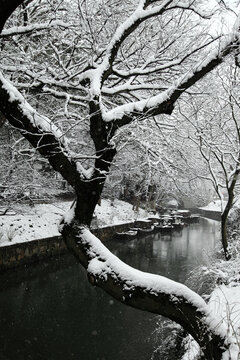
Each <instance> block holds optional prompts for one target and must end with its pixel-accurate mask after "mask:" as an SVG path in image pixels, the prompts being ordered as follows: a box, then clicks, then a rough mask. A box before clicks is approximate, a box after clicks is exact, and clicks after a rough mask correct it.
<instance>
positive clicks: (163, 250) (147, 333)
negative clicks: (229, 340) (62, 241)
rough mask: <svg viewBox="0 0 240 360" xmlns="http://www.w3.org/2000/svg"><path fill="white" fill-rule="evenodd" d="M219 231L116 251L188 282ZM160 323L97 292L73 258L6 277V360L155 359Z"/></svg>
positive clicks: (2, 323) (0, 323) (198, 230)
mask: <svg viewBox="0 0 240 360" xmlns="http://www.w3.org/2000/svg"><path fill="white" fill-rule="evenodd" d="M218 227H219V225H218V223H217V222H215V221H208V220H205V219H201V221H200V223H199V224H192V225H190V226H188V227H186V228H184V229H183V230H182V231H181V232H175V231H174V232H173V233H172V234H171V235H164V236H163V235H160V234H154V235H149V236H146V237H145V238H142V239H140V240H133V241H130V242H126V243H122V242H121V243H116V242H109V243H108V246H109V248H110V249H111V250H112V251H113V252H114V253H115V254H116V255H118V256H119V257H120V258H121V259H122V260H124V261H126V262H127V263H128V264H130V265H132V266H134V267H136V268H139V269H141V270H143V271H148V272H152V273H157V274H161V275H166V276H168V277H169V278H171V279H174V280H176V281H181V282H184V281H185V280H186V277H187V272H188V271H190V270H192V269H193V268H194V267H195V266H196V265H199V264H201V263H204V262H205V259H206V256H208V254H209V253H210V252H211V251H212V249H213V247H214V244H215V241H216V237H217V236H218V235H217V230H218ZM157 319H158V317H156V315H152V314H148V313H145V312H141V311H139V310H136V309H132V308H129V307H127V306H124V305H122V304H119V303H118V302H116V301H115V300H113V299H111V298H110V297H109V296H108V295H106V294H105V293H103V292H102V291H101V290H100V289H97V288H93V287H91V286H90V285H89V284H88V282H87V280H86V276H85V273H84V271H83V270H82V268H81V267H80V266H79V264H77V263H76V262H75V260H74V258H72V257H71V256H70V255H67V256H63V257H61V259H57V260H52V261H48V262H45V263H42V264H37V265H34V266H29V267H26V268H22V269H17V270H14V271H8V272H6V273H5V274H2V275H0V359H1V360H27V359H33V360H69V359H73V360H125V359H129V360H135V359H136V360H148V359H150V358H151V355H152V353H153V350H154V348H155V347H156V346H157V344H156V343H155V340H154V337H153V336H152V335H151V334H152V333H153V332H154V330H155V327H156V322H157Z"/></svg>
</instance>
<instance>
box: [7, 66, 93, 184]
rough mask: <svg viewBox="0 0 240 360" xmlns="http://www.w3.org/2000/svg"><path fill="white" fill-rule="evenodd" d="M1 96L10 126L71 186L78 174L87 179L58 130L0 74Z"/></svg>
mask: <svg viewBox="0 0 240 360" xmlns="http://www.w3.org/2000/svg"><path fill="white" fill-rule="evenodd" d="M0 97H1V103H0V110H1V111H2V112H3V114H4V116H5V117H6V118H7V119H8V121H9V123H10V124H11V125H13V126H14V127H15V128H17V129H18V130H19V131H20V132H21V133H22V135H23V136H24V137H25V138H26V139H27V140H28V141H29V142H30V143H31V144H32V146H33V147H34V148H35V149H37V150H38V151H39V153H40V154H41V155H42V156H44V157H45V158H47V159H48V161H49V163H50V164H51V165H52V167H53V168H54V170H56V171H58V172H59V173H60V174H61V175H62V176H63V178H64V179H65V180H67V181H68V182H69V184H70V185H72V186H73V187H75V185H76V182H77V181H78V180H77V179H79V174H80V175H82V178H85V177H86V176H85V175H86V174H85V172H81V169H80V170H79V166H77V164H76V162H75V160H74V159H73V157H72V154H71V153H70V152H69V151H68V148H67V146H66V143H65V141H64V136H63V134H62V132H61V131H60V129H59V128H58V127H57V126H56V125H55V124H54V123H53V122H52V121H51V120H50V119H49V118H47V117H46V116H43V115H41V114H39V113H38V112H37V111H36V110H35V109H34V108H33V107H32V106H31V105H30V104H29V103H28V102H27V101H26V99H25V98H24V97H23V96H22V95H21V93H20V92H19V91H18V90H17V89H16V88H15V87H14V86H13V84H12V83H11V82H10V81H9V80H7V79H5V78H4V76H3V75H2V73H1V72H0Z"/></svg>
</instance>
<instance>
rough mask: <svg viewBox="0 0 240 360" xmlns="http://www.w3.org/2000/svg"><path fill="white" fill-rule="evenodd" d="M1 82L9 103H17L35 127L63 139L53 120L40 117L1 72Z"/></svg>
mask: <svg viewBox="0 0 240 360" xmlns="http://www.w3.org/2000/svg"><path fill="white" fill-rule="evenodd" d="M0 82H1V83H2V88H3V89H5V90H6V91H7V93H8V95H9V101H10V102H14V101H17V102H18V105H19V107H20V109H21V110H22V113H23V114H24V115H25V116H27V118H28V119H29V120H30V122H31V124H32V125H33V126H36V127H38V128H39V129H41V130H42V131H43V132H47V133H53V134H54V136H55V137H56V139H60V138H61V137H62V132H61V131H60V129H59V128H57V127H56V126H55V125H54V124H53V123H52V121H51V120H49V119H48V118H47V117H46V116H43V115H40V114H38V113H37V111H36V110H35V109H34V108H33V107H32V106H31V105H30V104H29V103H28V102H27V101H26V99H24V97H23V96H22V94H21V93H20V92H19V91H18V90H17V89H16V88H15V86H13V85H12V83H11V82H10V81H9V80H7V79H5V78H4V77H3V75H2V73H1V72H0Z"/></svg>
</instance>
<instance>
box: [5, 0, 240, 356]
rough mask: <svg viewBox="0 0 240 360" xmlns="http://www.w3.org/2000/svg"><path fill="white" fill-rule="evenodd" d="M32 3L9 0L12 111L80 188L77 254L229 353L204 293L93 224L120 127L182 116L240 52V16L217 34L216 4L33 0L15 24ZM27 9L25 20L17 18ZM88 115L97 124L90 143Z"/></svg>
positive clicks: (72, 226) (123, 291)
mask: <svg viewBox="0 0 240 360" xmlns="http://www.w3.org/2000/svg"><path fill="white" fill-rule="evenodd" d="M22 3H23V2H22V1H14V0H8V1H5V0H0V7H1V13H0V29H1V30H2V34H1V39H2V44H1V54H0V55H3V56H2V58H1V64H2V65H1V68H2V72H1V73H0V111H1V113H2V114H3V115H4V117H5V118H6V119H7V120H8V121H9V123H10V124H11V125H12V126H14V127H15V128H17V129H18V130H19V131H20V133H21V134H22V135H23V136H24V137H25V138H26V139H27V140H28V141H29V142H30V143H31V144H32V146H33V147H34V148H36V149H37V150H38V151H39V153H40V154H41V155H42V156H43V157H45V158H46V159H48V161H49V164H50V165H51V166H52V167H53V169H55V170H56V171H57V172H59V173H60V174H61V175H62V176H63V178H64V179H65V180H66V181H68V183H69V184H70V185H71V186H72V187H73V188H74V190H75V193H76V203H75V205H74V206H73V207H72V208H71V210H70V212H69V213H68V215H67V216H66V217H65V221H64V222H63V224H62V234H63V237H64V239H65V242H66V244H67V246H68V248H69V250H70V251H72V252H73V254H74V255H75V256H76V257H77V258H78V260H79V261H80V263H81V264H82V265H83V266H84V267H85V268H86V270H87V273H88V278H89V281H90V283H92V284H93V285H97V286H99V287H101V288H103V289H104V290H105V291H107V292H108V293H109V294H110V295H112V296H114V297H115V298H116V299H118V300H119V301H121V302H123V303H125V304H128V305H130V306H134V307H136V308H139V309H142V310H147V311H150V312H153V313H158V314H162V315H164V316H167V317H169V318H170V319H172V320H174V321H176V322H177V323H179V324H180V325H182V326H183V327H184V328H185V330H187V331H188V332H189V333H190V334H191V335H192V336H193V337H194V338H195V339H196V340H197V342H198V343H199V344H200V346H201V348H202V351H203V353H204V356H205V358H206V359H221V358H222V356H223V354H224V356H225V358H226V356H227V353H228V348H229V347H230V345H231V344H230V342H229V339H227V334H225V333H224V330H223V329H222V327H221V325H219V324H218V322H217V319H215V318H214V319H213V318H212V316H211V314H209V312H208V308H207V305H206V303H205V301H204V300H203V299H202V298H201V297H200V296H199V295H197V294H196V293H194V292H192V291H191V290H190V289H188V288H187V287H185V286H184V285H182V284H179V283H176V282H173V281H170V280H169V279H166V278H164V277H161V276H157V275H153V274H147V273H143V272H141V271H138V270H135V269H132V268H131V267H129V266H128V265H126V264H124V263H122V262H121V261H120V260H119V259H118V258H117V257H115V256H114V255H113V254H111V253H110V252H109V250H107V249H106V248H105V247H104V245H103V244H102V243H101V242H100V241H99V240H98V239H97V238H96V237H95V236H93V235H92V234H91V232H90V230H89V229H88V226H89V225H90V223H91V219H92V215H93V211H94V208H95V206H96V204H97V202H98V200H99V198H100V196H101V193H102V190H103V186H104V183H105V180H106V177H107V175H108V173H109V170H110V166H111V163H112V162H113V159H114V157H115V155H116V147H115V144H114V141H113V139H114V136H115V134H116V133H117V132H118V131H119V128H121V127H122V126H125V125H128V124H130V123H132V122H134V121H141V120H143V119H146V118H148V117H153V116H154V117H159V116H162V115H163V114H166V115H168V114H171V113H172V112H173V110H174V105H175V103H176V101H177V100H178V99H179V98H180V97H181V96H182V95H183V94H184V93H185V92H186V91H188V90H189V89H190V88H191V87H192V86H193V85H194V84H196V83H197V82H198V81H199V80H200V79H202V78H203V77H204V76H205V75H206V74H207V73H209V72H210V71H212V70H213V69H214V68H216V67H217V66H218V65H220V64H221V63H222V62H223V61H224V59H225V58H226V57H227V56H228V55H229V54H231V53H233V52H235V50H236V49H237V48H238V46H239V36H238V27H239V22H238V17H237V16H236V15H233V17H234V22H235V25H234V27H233V28H232V30H231V32H229V33H227V34H223V35H222V36H219V35H217V36H214V34H213V33H211V32H210V33H209V29H208V19H210V18H211V9H209V11H206V10H205V8H206V5H208V1H201V2H200V1H193V0H191V1H188V0H185V1H179V0H162V1H157V0H156V1H155V0H139V1H138V2H137V1H133V2H131V1H129V2H128V1H126V4H124V5H127V6H123V4H120V5H119V3H117V2H115V1H106V2H104V1H102V2H101V3H100V2H97V1H94V2H92V1H84V2H83V3H82V4H83V5H81V3H80V2H76V3H75V2H71V3H70V2H69V1H66V3H64V2H62V1H61V2H60V3H59V7H58V2H57V1H52V2H51V1H46V2H44V1H41V2H39V3H38V2H37V1H35V0H33V1H27V2H25V5H26V6H23V8H22V9H21V8H19V10H18V12H17V13H16V15H13V17H12V18H10V19H9V20H8V23H7V26H6V28H4V29H3V26H4V24H5V22H6V21H7V19H8V18H9V16H10V14H11V13H12V12H13V10H15V9H16V7H17V6H18V5H20V4H22ZM47 5H50V8H49V7H47ZM78 5H79V6H78ZM33 9H36V17H34V13H35V11H32V10H33ZM41 9H42V11H41ZM58 10H59V11H58ZM19 11H20V13H19ZM76 11H77V12H76ZM21 13H22V15H23V16H22V17H21V16H20V15H21ZM60 13H62V17H63V20H60ZM47 14H49V17H48V15H47ZM76 14H78V16H76ZM30 15H31V16H30ZM37 15H38V16H37ZM19 16H20V18H21V19H23V22H22V24H21V25H18V24H16V21H17V19H18V18H19ZM38 19H41V20H40V21H39V20H38ZM56 28H57V29H58V30H57V32H56V30H55V29H56ZM45 31H47V33H45ZM42 32H43V33H42ZM67 33H68V34H69V35H67ZM51 35H52V36H53V38H54V43H53V41H51ZM65 35H66V37H65ZM10 38H11V39H10ZM65 38H66V41H65ZM10 43H11V46H10ZM14 44H16V50H18V51H16V54H15V57H16V64H15V63H14V62H15V60H14V56H13V55H12V54H13V52H12V53H11V48H12V46H13V45H14ZM30 45H31V46H30ZM41 46H42V47H41ZM32 49H33V50H32ZM8 54H10V56H9V58H8ZM53 54H55V55H53ZM32 60H33V61H32ZM25 61H26V62H25ZM47 61H49V64H48V65H47ZM3 73H4V74H5V76H4V75H3ZM11 74H12V75H11ZM10 77H11V80H12V81H10V79H9V78H10ZM15 85H16V86H18V87H19V89H21V90H22V93H20V92H19V90H17V88H16V86H15ZM34 91H35V94H36V97H33V94H34ZM24 95H25V96H24ZM52 97H54V98H56V99H59V100H62V99H63V100H64V104H63V105H62V109H64V111H63V113H64V114H65V117H66V119H68V120H69V118H70V119H71V121H70V120H69V121H66V122H65V123H66V124H65V125H64V126H63V125H62V124H60V123H59V121H58V120H59V118H57V119H56V118H55V117H54V115H55V112H57V111H58V107H59V105H58V104H59V103H60V101H59V102H57V100H55V102H54V101H53V100H52ZM40 101H41V102H42V103H41V104H40ZM49 104H50V105H49ZM73 114H75V116H73ZM52 118H55V119H56V120H57V122H55V123H54V121H52ZM62 120H64V119H62ZM78 122H81V123H84V124H88V126H89V134H88V136H85V138H83V135H82V133H81V131H83V132H84V129H85V128H84V127H80V128H77V126H75V125H77V123H78ZM58 124H59V125H60V126H58ZM73 132H74V133H75V140H79V143H80V149H81V152H79V151H78V146H77V143H76V141H75V142H74V146H73V147H71V146H69V144H68V142H67V140H66V136H65V135H66V134H71V133H73ZM83 140H84V143H83ZM88 143H90V146H89V148H88V149H86V147H87V145H88ZM70 145H71V144H70ZM83 150H85V151H84V153H82V151H83ZM217 325H218V326H217Z"/></svg>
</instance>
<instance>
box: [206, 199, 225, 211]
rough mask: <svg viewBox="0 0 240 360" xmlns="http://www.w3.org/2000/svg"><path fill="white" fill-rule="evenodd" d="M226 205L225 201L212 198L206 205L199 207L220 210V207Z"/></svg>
mask: <svg viewBox="0 0 240 360" xmlns="http://www.w3.org/2000/svg"><path fill="white" fill-rule="evenodd" d="M225 205H226V201H223V202H222V201H221V200H214V201H212V202H210V203H209V204H208V205H207V206H204V207H201V208H200V209H203V210H211V211H222V208H224V206H225Z"/></svg>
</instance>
